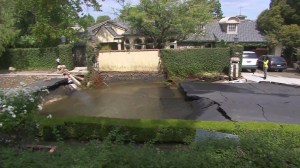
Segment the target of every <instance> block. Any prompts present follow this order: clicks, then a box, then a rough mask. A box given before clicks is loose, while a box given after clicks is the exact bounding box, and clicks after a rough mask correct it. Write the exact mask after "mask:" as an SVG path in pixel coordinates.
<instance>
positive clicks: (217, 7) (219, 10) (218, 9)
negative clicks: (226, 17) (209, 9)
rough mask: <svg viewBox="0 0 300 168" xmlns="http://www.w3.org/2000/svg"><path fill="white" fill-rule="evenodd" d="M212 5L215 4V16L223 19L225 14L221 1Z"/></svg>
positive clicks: (213, 0)
mask: <svg viewBox="0 0 300 168" xmlns="http://www.w3.org/2000/svg"><path fill="white" fill-rule="evenodd" d="M211 3H213V4H214V7H213V14H214V15H215V17H217V18H222V17H223V12H222V7H221V3H220V1H219V0H212V1H211Z"/></svg>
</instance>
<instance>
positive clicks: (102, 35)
mask: <svg viewBox="0 0 300 168" xmlns="http://www.w3.org/2000/svg"><path fill="white" fill-rule="evenodd" d="M96 37H97V39H98V41H100V42H103V43H107V42H114V36H112V35H111V34H110V33H109V32H108V31H107V30H106V29H103V28H102V29H101V30H100V31H99V32H98V33H97V34H96Z"/></svg>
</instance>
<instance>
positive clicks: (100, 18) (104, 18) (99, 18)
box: [96, 15, 111, 23]
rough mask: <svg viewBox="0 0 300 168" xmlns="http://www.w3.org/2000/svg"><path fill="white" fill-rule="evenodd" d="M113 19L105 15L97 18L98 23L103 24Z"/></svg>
mask: <svg viewBox="0 0 300 168" xmlns="http://www.w3.org/2000/svg"><path fill="white" fill-rule="evenodd" d="M110 19H111V18H110V17H109V16H107V15H104V16H98V17H97V20H96V23H101V22H104V21H106V20H110Z"/></svg>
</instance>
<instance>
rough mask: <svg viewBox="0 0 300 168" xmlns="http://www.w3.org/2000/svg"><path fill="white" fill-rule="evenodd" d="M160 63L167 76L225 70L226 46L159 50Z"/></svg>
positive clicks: (227, 63) (186, 75) (227, 59)
mask: <svg viewBox="0 0 300 168" xmlns="http://www.w3.org/2000/svg"><path fill="white" fill-rule="evenodd" d="M160 55H161V59H162V65H163V67H164V69H165V71H166V72H167V73H168V75H169V76H178V77H188V76H193V75H195V74H199V73H202V72H219V73H222V72H227V69H228V67H229V56H230V53H229V49H228V48H205V49H186V50H161V53H160Z"/></svg>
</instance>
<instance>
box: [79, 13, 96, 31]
mask: <svg viewBox="0 0 300 168" xmlns="http://www.w3.org/2000/svg"><path fill="white" fill-rule="evenodd" d="M94 24H95V19H94V17H93V16H91V15H84V16H83V17H81V18H80V25H82V27H84V28H87V27H90V26H93V25H94Z"/></svg>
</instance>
